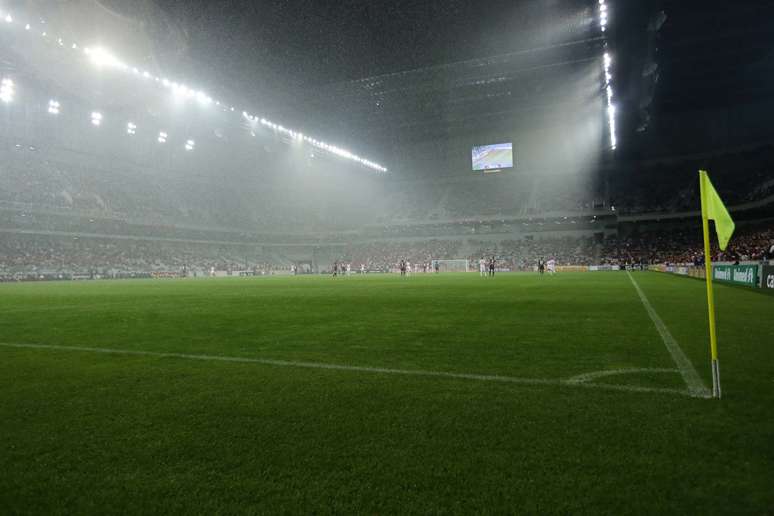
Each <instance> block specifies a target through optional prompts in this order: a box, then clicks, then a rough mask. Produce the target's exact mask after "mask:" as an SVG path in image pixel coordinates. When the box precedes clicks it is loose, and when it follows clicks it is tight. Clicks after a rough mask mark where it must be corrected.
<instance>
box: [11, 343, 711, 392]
mask: <svg viewBox="0 0 774 516" xmlns="http://www.w3.org/2000/svg"><path fill="white" fill-rule="evenodd" d="M0 347H4V348H17V349H37V350H53V351H80V352H83V353H102V354H109V355H130V356H142V357H153V358H179V359H186V360H204V361H212V362H232V363H243V364H261V365H271V366H280V367H297V368H307V369H325V370H332V371H353V372H361V373H377V374H392V375H402V376H417V377H435V378H453V379H461V380H477V381H484V382H501V383H511V384H519V385H553V386H558V387H585V388H590V389H599V390H608V391H623V392H641V393H661V394H679V395H681V396H689V397H704V396H703V395H701V394H699V393H693V392H691V391H689V390H681V389H668V388H659V387H638V386H630V385H615V384H604V383H578V382H572V381H571V380H564V379H550V378H519V377H514V376H501V375H486V374H471V373H452V372H446V371H427V370H421V369H414V370H412V369H394V368H386V367H367V366H353V365H344V364H326V363H324V362H296V361H291V360H274V359H268V358H248V357H233V356H223V355H194V354H187V353H164V352H157V351H142V350H132V349H113V348H92V347H84V346H59V345H54V344H14V343H7V342H0Z"/></svg>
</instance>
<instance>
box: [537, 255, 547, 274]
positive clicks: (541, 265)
mask: <svg viewBox="0 0 774 516" xmlns="http://www.w3.org/2000/svg"><path fill="white" fill-rule="evenodd" d="M538 272H539V273H540V274H543V273H544V272H546V262H544V261H543V259H542V258H541V259H539V260H538Z"/></svg>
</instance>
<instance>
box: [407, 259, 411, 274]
mask: <svg viewBox="0 0 774 516" xmlns="http://www.w3.org/2000/svg"><path fill="white" fill-rule="evenodd" d="M406 275H407V276H411V262H406Z"/></svg>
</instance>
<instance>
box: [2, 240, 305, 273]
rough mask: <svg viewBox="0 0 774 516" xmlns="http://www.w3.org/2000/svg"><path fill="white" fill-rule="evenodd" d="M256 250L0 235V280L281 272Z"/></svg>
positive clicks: (278, 264)
mask: <svg viewBox="0 0 774 516" xmlns="http://www.w3.org/2000/svg"><path fill="white" fill-rule="evenodd" d="M289 268H290V266H289V264H288V263H287V262H283V261H279V260H276V259H275V258H274V257H272V256H271V255H270V254H268V253H266V252H265V251H264V250H262V249H261V248H258V247H251V246H242V245H225V244H214V243H213V244H205V243H183V242H164V241H148V240H133V239H109V238H79V237H62V236H50V235H49V236H46V235H21V234H7V233H4V234H0V276H2V277H6V278H9V277H16V276H20V275H21V276H26V275H36V274H45V275H50V274H79V275H86V276H89V275H100V276H108V277H110V276H114V275H120V274H124V273H156V272H164V273H179V274H186V273H191V272H193V271H201V272H207V271H210V270H212V269H215V270H217V271H257V272H268V271H284V270H288V269H289Z"/></svg>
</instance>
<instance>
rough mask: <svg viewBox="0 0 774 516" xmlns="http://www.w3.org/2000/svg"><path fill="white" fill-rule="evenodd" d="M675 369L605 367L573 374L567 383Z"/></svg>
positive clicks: (676, 371)
mask: <svg viewBox="0 0 774 516" xmlns="http://www.w3.org/2000/svg"><path fill="white" fill-rule="evenodd" d="M679 372H680V371H679V370H677V369H662V368H629V369H605V370H604V371H594V372H592V373H584V374H579V375H578V376H573V377H572V378H570V379H569V380H567V383H586V382H590V381H592V380H596V379H597V378H604V377H606V376H618V375H624V374H639V373H679Z"/></svg>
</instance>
